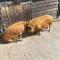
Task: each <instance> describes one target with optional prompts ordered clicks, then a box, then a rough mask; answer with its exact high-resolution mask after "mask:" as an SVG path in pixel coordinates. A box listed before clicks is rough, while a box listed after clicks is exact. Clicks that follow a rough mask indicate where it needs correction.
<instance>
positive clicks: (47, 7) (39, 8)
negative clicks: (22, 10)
mask: <svg viewBox="0 0 60 60" xmlns="http://www.w3.org/2000/svg"><path fill="white" fill-rule="evenodd" d="M31 5H32V6H31V7H32V18H35V17H37V16H42V15H46V14H49V15H52V16H54V17H56V14H57V10H58V0H41V1H40V2H39V1H38V2H33V3H32V4H31Z"/></svg>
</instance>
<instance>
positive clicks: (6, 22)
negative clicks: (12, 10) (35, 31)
mask: <svg viewBox="0 0 60 60" xmlns="http://www.w3.org/2000/svg"><path fill="white" fill-rule="evenodd" d="M1 19H2V23H3V25H4V26H8V25H9V24H10V23H9V19H8V15H7V11H6V6H5V4H2V5H1Z"/></svg>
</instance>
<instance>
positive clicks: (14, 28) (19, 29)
mask: <svg viewBox="0 0 60 60" xmlns="http://www.w3.org/2000/svg"><path fill="white" fill-rule="evenodd" d="M25 26H26V22H24V21H20V22H16V23H13V24H12V25H10V26H8V27H7V28H6V30H5V31H4V33H3V35H2V40H3V42H6V43H11V42H16V41H18V39H19V40H21V37H22V34H23V33H24V32H25Z"/></svg>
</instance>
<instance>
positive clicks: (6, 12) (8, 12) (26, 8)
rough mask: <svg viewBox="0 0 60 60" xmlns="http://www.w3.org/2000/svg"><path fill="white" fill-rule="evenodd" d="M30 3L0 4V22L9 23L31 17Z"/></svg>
mask: <svg viewBox="0 0 60 60" xmlns="http://www.w3.org/2000/svg"><path fill="white" fill-rule="evenodd" d="M31 15H32V14H31V4H30V3H21V4H17V5H13V4H6V3H1V4H0V18H1V19H0V22H1V23H2V24H3V25H6V26H8V25H10V24H12V23H14V22H17V21H21V20H26V21H27V20H30V19H31V17H32V16H31Z"/></svg>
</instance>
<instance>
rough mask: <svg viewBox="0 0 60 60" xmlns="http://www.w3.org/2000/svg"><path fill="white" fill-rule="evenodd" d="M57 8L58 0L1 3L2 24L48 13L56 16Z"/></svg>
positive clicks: (0, 15) (0, 21) (0, 18)
mask: <svg viewBox="0 0 60 60" xmlns="http://www.w3.org/2000/svg"><path fill="white" fill-rule="evenodd" d="M57 10H58V1H57V0H41V1H39V2H27V3H20V4H17V5H13V4H12V3H10V4H9V3H0V24H3V25H4V26H5V25H6V26H8V25H10V24H12V23H14V22H17V21H21V20H26V21H28V20H30V19H31V18H35V17H37V16H42V15H46V14H49V15H52V16H54V17H56V14H57Z"/></svg>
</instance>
